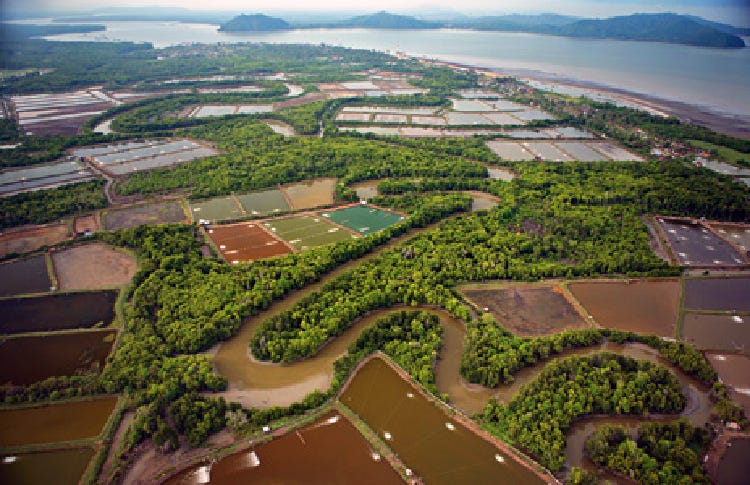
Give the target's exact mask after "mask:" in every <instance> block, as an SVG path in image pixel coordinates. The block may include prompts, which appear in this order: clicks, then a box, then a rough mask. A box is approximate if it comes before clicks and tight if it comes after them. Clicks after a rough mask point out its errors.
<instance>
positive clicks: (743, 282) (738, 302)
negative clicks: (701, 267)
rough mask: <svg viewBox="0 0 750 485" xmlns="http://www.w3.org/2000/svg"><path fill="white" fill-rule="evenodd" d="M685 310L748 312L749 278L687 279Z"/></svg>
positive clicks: (749, 306)
mask: <svg viewBox="0 0 750 485" xmlns="http://www.w3.org/2000/svg"><path fill="white" fill-rule="evenodd" d="M685 308H689V309H691V310H734V311H746V312H748V311H750V278H689V279H686V280H685Z"/></svg>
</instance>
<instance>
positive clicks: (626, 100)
mask: <svg viewBox="0 0 750 485" xmlns="http://www.w3.org/2000/svg"><path fill="white" fill-rule="evenodd" d="M406 57H411V58H413V59H416V60H419V61H422V62H428V63H432V64H436V65H442V66H447V67H453V68H462V69H470V70H472V71H475V72H477V73H480V74H486V75H490V76H510V77H515V78H516V79H518V80H520V81H523V82H529V81H531V82H532V83H541V84H546V85H551V86H559V87H562V88H564V89H574V90H577V91H582V92H584V93H582V94H583V95H585V96H587V97H591V95H593V96H596V97H606V98H611V99H612V100H614V101H617V102H620V103H623V104H624V105H627V106H629V107H632V108H635V109H640V110H642V111H646V112H649V113H651V114H653V115H657V116H663V117H669V116H671V117H675V118H677V119H679V120H680V121H681V122H683V123H690V124H694V125H700V126H704V127H706V128H710V129H712V130H714V131H716V132H718V133H723V134H726V135H730V136H734V137H737V138H743V139H749V140H750V113H749V114H747V115H746V116H741V115H735V114H731V113H724V112H720V111H717V110H716V109H713V108H711V107H709V106H701V105H695V104H690V103H686V102H684V101H679V100H672V99H665V98H661V97H658V96H654V95H650V94H645V93H639V92H635V91H630V90H628V89H625V88H621V87H617V86H610V85H607V84H602V83H598V82H596V81H587V80H583V79H575V78H570V77H567V76H561V75H556V74H552V73H548V72H544V71H538V70H532V69H512V68H510V69H506V68H497V67H493V68H489V67H485V66H480V65H476V64H465V63H461V62H455V61H447V60H441V59H436V58H426V57H421V56H409V55H408V54H407V55H406Z"/></svg>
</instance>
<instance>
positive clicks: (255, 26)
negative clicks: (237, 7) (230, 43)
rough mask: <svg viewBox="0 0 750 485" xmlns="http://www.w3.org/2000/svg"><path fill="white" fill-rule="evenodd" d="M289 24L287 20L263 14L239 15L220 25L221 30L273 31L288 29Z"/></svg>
mask: <svg viewBox="0 0 750 485" xmlns="http://www.w3.org/2000/svg"><path fill="white" fill-rule="evenodd" d="M289 28H290V27H289V24H288V23H287V22H286V20H283V19H280V18H277V17H269V16H268V15H263V14H254V15H244V14H243V15H238V16H237V17H235V18H233V19H232V20H230V21H229V22H227V23H225V24H223V25H222V26H221V27H219V31H220V32H254V31H273V30H287V29H289Z"/></svg>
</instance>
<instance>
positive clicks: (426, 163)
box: [118, 119, 487, 198]
mask: <svg viewBox="0 0 750 485" xmlns="http://www.w3.org/2000/svg"><path fill="white" fill-rule="evenodd" d="M286 121H290V122H291V120H286ZM180 134H181V135H184V136H191V137H197V138H202V139H205V140H209V141H211V142H214V143H215V144H216V147H217V148H219V149H220V150H223V151H226V152H227V153H226V154H225V155H219V156H217V157H211V158H209V159H203V160H197V161H194V162H190V163H184V164H181V165H178V166H176V167H174V168H171V169H166V170H153V171H150V172H143V173H139V174H135V175H133V176H131V177H130V178H129V179H128V180H127V181H126V182H124V183H123V184H122V185H120V186H118V190H119V192H120V193H122V194H135V193H140V194H149V193H155V192H164V191H169V190H174V189H177V188H184V187H191V188H192V196H193V197H195V198H202V197H209V196H213V195H222V194H226V193H229V192H232V191H236V192H239V191H248V190H253V189H259V188H265V187H269V186H272V185H275V184H278V183H284V182H295V181H299V180H306V179H310V178H315V177H326V176H331V177H341V178H345V179H346V180H348V181H356V180H366V179H372V178H384V177H453V178H462V177H467V178H476V177H486V176H487V169H486V168H484V167H483V166H482V165H480V164H479V163H476V162H471V161H468V160H464V159H461V158H459V157H455V156H450V155H436V154H435V153H434V152H429V151H426V150H420V149H410V148H394V147H392V146H390V145H388V144H386V143H384V142H379V141H367V140H352V139H346V138H335V139H332V140H327V139H321V138H284V137H283V136H281V135H276V134H274V133H273V132H272V131H271V130H270V128H268V127H267V126H265V125H263V124H261V123H259V122H257V121H251V120H247V119H235V120H231V121H226V122H224V123H212V124H210V125H206V126H201V127H196V128H193V129H191V130H187V131H184V132H180ZM196 174H200V176H199V177H198V176H196Z"/></svg>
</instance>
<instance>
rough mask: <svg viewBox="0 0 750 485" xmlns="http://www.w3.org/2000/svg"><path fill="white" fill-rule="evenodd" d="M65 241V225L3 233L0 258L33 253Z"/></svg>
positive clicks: (66, 234) (0, 236)
mask: <svg viewBox="0 0 750 485" xmlns="http://www.w3.org/2000/svg"><path fill="white" fill-rule="evenodd" d="M66 239H68V227H67V226H66V225H65V224H52V225H49V226H29V227H25V228H23V229H20V230H15V231H4V232H2V233H0V256H5V255H6V254H12V253H16V254H23V253H27V252H29V251H35V250H37V249H39V248H41V247H42V246H53V245H55V244H57V243H59V242H62V241H65V240H66Z"/></svg>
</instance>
